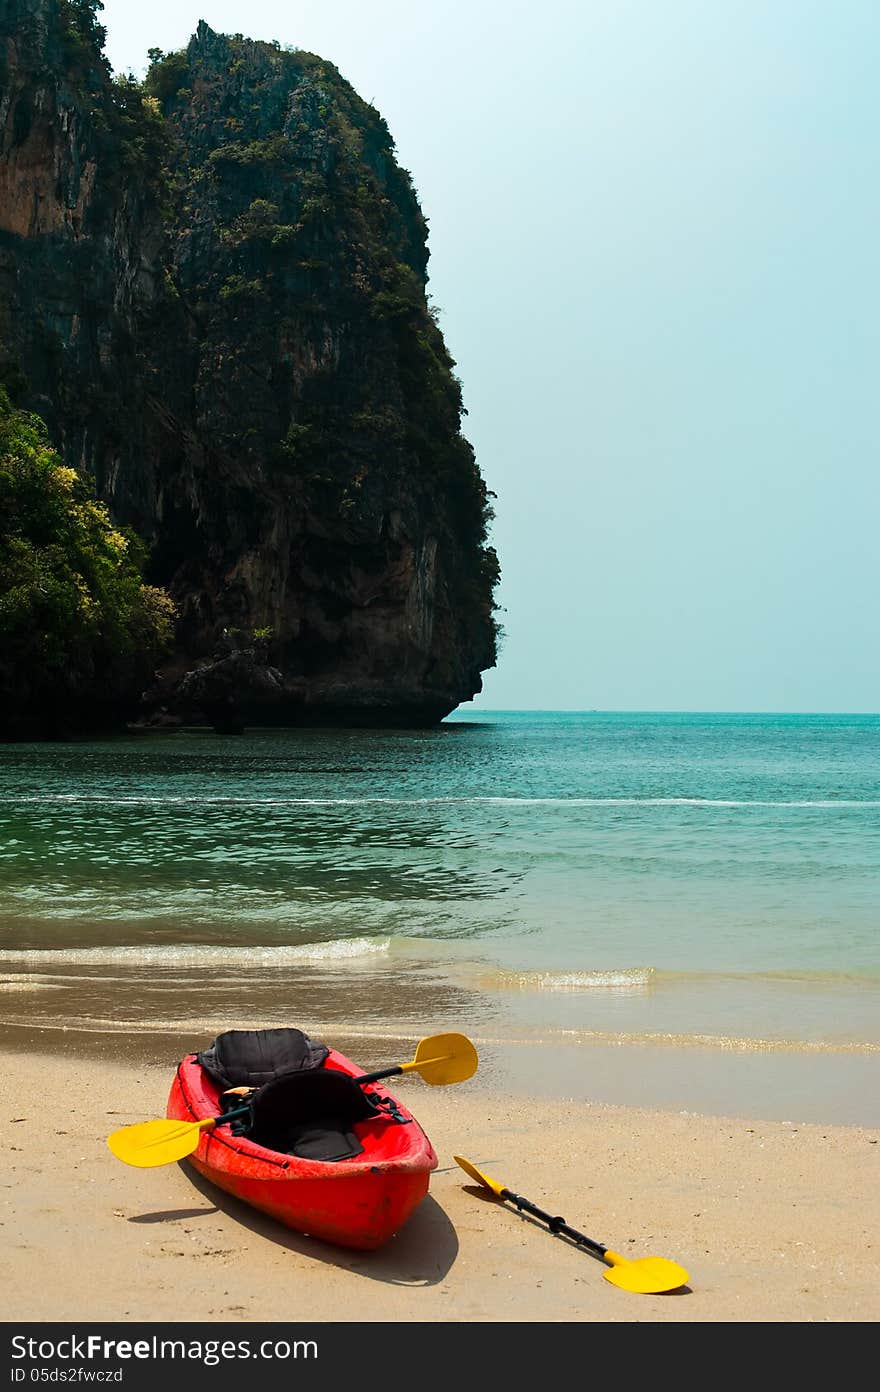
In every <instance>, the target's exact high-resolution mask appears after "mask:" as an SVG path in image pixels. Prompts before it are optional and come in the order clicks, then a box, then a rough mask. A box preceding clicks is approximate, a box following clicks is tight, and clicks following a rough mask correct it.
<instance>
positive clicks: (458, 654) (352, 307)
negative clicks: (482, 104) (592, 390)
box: [0, 0, 497, 724]
mask: <svg viewBox="0 0 880 1392" xmlns="http://www.w3.org/2000/svg"><path fill="white" fill-rule="evenodd" d="M95 9H96V6H95V4H94V3H93V0H0V316H2V317H0V340H2V343H0V374H2V376H3V377H5V379H6V381H7V382H8V383H9V384H10V386H11V387H12V388H13V389H17V390H18V394H19V398H20V399H21V400H23V404H26V405H28V406H30V407H31V408H32V409H36V410H38V411H40V413H41V414H42V415H43V416H44V417H45V419H46V420H47V422H48V424H49V427H50V430H51V432H52V434H53V436H54V438H55V439H56V441H57V442H58V444H59V446H60V448H61V449H62V451H63V453H64V455H65V457H66V460H67V462H68V463H72V464H75V465H76V466H77V467H80V468H83V469H86V470H88V471H89V472H90V473H91V474H92V475H93V477H94V479H95V481H96V485H97V488H98V492H99V494H100V496H102V497H103V498H104V499H105V500H106V501H107V502H108V504H109V505H110V508H111V511H112V512H113V514H114V516H115V517H116V518H117V519H118V520H119V521H121V522H125V523H127V524H129V525H131V526H133V527H134V528H135V529H136V530H137V531H138V532H139V533H140V534H141V536H142V537H143V538H144V540H145V541H146V542H147V544H148V546H149V547H150V548H151V556H152V560H151V563H150V574H149V579H150V580H151V581H152V582H153V583H155V584H160V585H164V586H165V587H167V588H168V589H169V590H170V591H171V593H172V594H173V596H174V598H175V599H176V601H177V603H178V606H179V610H180V622H179V626H178V640H177V643H178V646H177V651H176V654H175V658H174V661H173V662H172V663H171V664H170V665H169V668H168V670H167V671H165V672H163V673H162V674H161V678H160V680H159V681H158V682H157V683H156V686H155V688H154V690H153V691H152V692H151V694H150V697H149V700H150V701H151V702H152V704H153V706H154V707H156V706H159V705H164V706H165V707H166V708H167V709H168V710H169V711H170V712H171V713H172V716H177V717H180V718H185V719H199V718H208V719H211V720H213V721H214V722H215V723H218V724H229V723H232V724H235V723H237V722H239V721H240V722H268V723H283V724H287V723H300V722H302V723H321V722H325V721H326V722H341V723H367V724H373V723H377V724H385V723H392V722H400V723H414V724H422V723H430V722H433V721H436V720H437V719H439V718H441V717H442V716H443V715H444V714H446V713H447V712H448V711H449V710H451V709H452V708H453V707H454V706H456V705H457V704H458V703H459V702H461V701H463V700H468V699H470V698H471V697H472V696H473V695H474V694H475V692H477V691H479V690H480V686H481V681H480V673H481V671H482V670H485V669H486V668H487V667H489V666H491V665H493V663H494V660H495V624H494V618H493V600H492V595H493V587H494V584H495V582H496V579H497V560H496V558H495V553H494V551H493V550H492V549H491V547H488V546H487V544H486V527H487V523H488V520H489V518H490V516H491V513H490V509H489V500H488V495H487V492H486V488H485V485H484V483H483V480H482V478H481V476H480V473H479V470H478V468H477V465H476V463H475V460H474V456H473V451H472V450H471V447H470V445H469V444H468V443H467V441H466V440H465V439H464V437H463V436H462V434H461V430H460V422H461V415H462V405H461V394H460V388H459V384H458V382H457V380H456V377H455V375H454V371H453V367H454V365H453V363H452V361H451V359H450V357H449V354H448V352H447V351H446V348H445V346H444V343H443V339H442V335H441V333H440V331H439V329H438V327H437V325H436V323H435V321H434V317H433V315H432V313H431V310H430V309H429V306H428V304H427V300H426V293H425V284H426V265H427V250H426V225H425V220H424V218H423V216H422V214H421V212H420V209H419V206H418V202H417V200H416V197H415V194H414V192H413V189H412V185H411V182H410V179H409V176H408V175H407V174H406V172H405V171H403V170H402V169H401V168H400V167H399V166H398V164H397V163H396V161H395V158H394V149H393V144H392V141H391V138H390V136H389V133H388V130H387V128H386V126H385V123H384V121H383V120H382V118H381V117H380V116H379V114H378V113H377V112H376V111H375V110H374V109H373V108H372V107H370V106H368V105H367V104H366V103H365V102H363V101H362V100H361V99H360V98H359V97H358V96H357V94H356V93H355V92H354V91H353V89H352V88H351V87H350V86H349V84H348V83H347V82H345V80H344V79H343V78H342V77H341V76H340V75H339V73H338V72H337V70H336V69H335V68H334V67H333V65H332V64H330V63H328V62H326V61H324V60H322V59H320V58H317V57H315V56H314V55H311V54H307V53H303V52H299V51H296V50H294V51H291V52H285V51H281V50H280V49H279V48H278V47H277V46H276V45H273V44H266V43H256V42H252V41H250V40H248V39H244V38H242V37H240V36H236V37H234V38H230V37H227V36H223V35H219V34H215V33H213V32H212V31H211V30H210V29H209V28H208V27H207V25H205V24H204V23H202V24H200V25H199V28H198V31H197V33H196V35H195V36H194V38H193V39H192V40H191V42H190V44H189V46H188V48H187V49H186V50H185V51H183V52H181V53H178V54H171V55H165V56H163V55H159V54H154V55H153V56H154V61H153V64H152V67H151V69H150V71H149V73H148V76H147V79H146V82H145V84H144V86H143V87H139V86H138V85H137V84H134V83H131V82H126V81H122V82H120V81H115V82H114V81H113V80H112V78H111V74H110V73H109V70H108V68H107V65H106V63H105V61H104V59H103V57H102V56H101V51H100V39H101V34H100V30H99V27H98V26H97V24H96V21H95V15H94V11H95Z"/></svg>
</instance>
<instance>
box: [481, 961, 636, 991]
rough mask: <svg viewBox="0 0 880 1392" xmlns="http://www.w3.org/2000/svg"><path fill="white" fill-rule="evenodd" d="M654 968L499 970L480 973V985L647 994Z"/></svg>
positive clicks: (537, 989)
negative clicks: (616, 969)
mask: <svg viewBox="0 0 880 1392" xmlns="http://www.w3.org/2000/svg"><path fill="white" fill-rule="evenodd" d="M654 976H655V971H654V968H653V967H632V968H625V969H623V970H620V971H509V970H504V969H503V968H500V969H499V970H497V971H488V972H482V973H480V975H479V977H478V981H479V984H480V985H481V986H482V987H484V988H485V989H487V990H492V989H493V988H494V989H495V990H502V991H504V990H506V991H622V992H631V991H647V990H649V989H650V987H651V985H652V983H653V979H654Z"/></svg>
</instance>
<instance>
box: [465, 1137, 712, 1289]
mask: <svg viewBox="0 0 880 1392" xmlns="http://www.w3.org/2000/svg"><path fill="white" fill-rule="evenodd" d="M452 1158H453V1160H455V1161H456V1162H457V1163H458V1164H459V1165H461V1168H462V1169H463V1170H464V1172H465V1174H469V1175H470V1177H471V1179H475V1180H476V1181H477V1183H478V1184H482V1185H483V1187H484V1188H485V1189H491V1190H492V1193H493V1194H497V1196H498V1198H499V1199H506V1200H507V1201H508V1202H509V1203H512V1204H515V1205H516V1207H517V1208H518V1209H521V1210H522V1212H523V1213H530V1214H531V1215H532V1217H533V1218H540V1220H541V1222H542V1223H546V1224H547V1226H548V1228H549V1229H550V1231H551V1232H552V1233H554V1234H557V1233H561V1234H562V1235H563V1237H567V1238H569V1239H570V1241H572V1242H576V1243H577V1245H578V1246H579V1247H586V1249H587V1251H588V1252H590V1253H591V1254H592V1255H593V1256H594V1257H598V1258H599V1259H600V1260H601V1261H603V1262H605V1263H606V1265H608V1266H609V1267H610V1268H611V1270H610V1271H604V1272H603V1273H602V1274H603V1276H604V1277H605V1280H606V1281H610V1282H611V1283H612V1285H615V1286H619V1287H620V1289H621V1290H628V1291H636V1292H638V1293H639V1294H640V1295H659V1294H660V1293H661V1292H663V1291H671V1290H678V1288H679V1286H683V1285H684V1284H685V1282H686V1281H687V1279H688V1273H687V1272H686V1271H685V1269H684V1267H683V1266H679V1264H678V1262H674V1261H669V1260H668V1259H667V1258H666V1257H638V1258H636V1260H635V1261H630V1260H629V1258H627V1257H622V1256H621V1255H620V1254H619V1252H612V1251H611V1249H610V1247H603V1245H602V1243H601V1242H594V1241H593V1239H592V1238H591V1237H586V1236H585V1234H584V1233H581V1232H578V1230H577V1228H570V1227H569V1225H568V1223H566V1222H565V1220H564V1219H563V1218H554V1217H552V1216H551V1215H550V1214H549V1213H544V1212H543V1210H542V1209H540V1208H537V1207H536V1206H535V1205H534V1204H533V1203H530V1202H529V1200H528V1199H524V1198H523V1197H522V1195H521V1194H514V1192H513V1190H512V1189H506V1188H505V1187H504V1185H503V1184H499V1182H498V1180H497V1179H492V1178H491V1176H490V1175H487V1174H483V1171H482V1170H478V1169H477V1167H476V1165H472V1164H471V1162H470V1160H465V1158H464V1156H463V1155H454V1156H453V1157H452Z"/></svg>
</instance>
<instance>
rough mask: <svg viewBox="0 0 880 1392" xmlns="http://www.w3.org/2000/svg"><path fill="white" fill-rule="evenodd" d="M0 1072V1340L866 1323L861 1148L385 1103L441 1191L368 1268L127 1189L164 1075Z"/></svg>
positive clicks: (730, 1124) (731, 1123)
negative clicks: (488, 1192)
mask: <svg viewBox="0 0 880 1392" xmlns="http://www.w3.org/2000/svg"><path fill="white" fill-rule="evenodd" d="M0 1052H2V1066H3V1068H4V1072H5V1074H6V1076H7V1077H9V1078H10V1079H11V1080H12V1082H13V1089H12V1091H13V1097H12V1100H11V1103H10V1105H9V1107H8V1108H4V1111H5V1112H8V1115H6V1116H5V1117H4V1121H5V1124H6V1129H7V1135H8V1136H9V1137H10V1156H9V1158H10V1161H11V1169H12V1173H11V1176H10V1179H11V1183H10V1184H8V1185H7V1186H6V1189H5V1192H4V1196H3V1199H2V1206H3V1209H4V1215H3V1222H4V1246H3V1255H2V1258H0V1261H2V1265H3V1267H4V1268H6V1279H5V1281H4V1289H5V1291H6V1292H7V1293H8V1294H7V1309H6V1318H7V1319H25V1320H35V1321H49V1320H71V1319H83V1318H91V1319H95V1320H112V1319H116V1320H123V1321H125V1320H131V1321H150V1320H157V1321H158V1320H172V1321H176V1320H180V1319H184V1320H201V1319H210V1320H218V1319H222V1320H231V1321H241V1322H247V1321H250V1320H268V1321H282V1322H284V1321H289V1320H291V1318H294V1319H295V1320H296V1321H297V1322H300V1321H306V1322H307V1321H334V1320H339V1319H340V1318H342V1319H345V1320H347V1321H353V1322H356V1321H391V1322H393V1321H400V1320H421V1321H449V1320H454V1321H469V1322H487V1321H491V1322H503V1321H508V1320H509V1321H521V1320H522V1319H524V1318H526V1319H528V1320H532V1321H548V1322H560V1321H561V1322H572V1321H585V1322H591V1321H595V1322H621V1321H625V1322H633V1321H658V1322H659V1321H664V1322H669V1321H672V1322H694V1321H698V1322H704V1321H705V1322H717V1321H722V1322H723V1321H744V1322H763V1321H771V1322H773V1321H810V1322H813V1321H840V1322H843V1321H859V1322H868V1321H871V1322H873V1321H875V1320H876V1319H877V1318H880V1292H878V1289H877V1284H876V1253H875V1251H874V1250H873V1249H872V1247H871V1239H870V1234H871V1232H872V1231H873V1232H876V1231H877V1230H878V1227H880V1186H878V1185H877V1183H876V1166H877V1159H878V1152H877V1150H876V1146H877V1144H878V1140H880V1133H878V1131H877V1130H876V1129H870V1128H865V1127H860V1126H842V1127H835V1126H827V1125H811V1124H807V1125H803V1124H793V1123H792V1124H786V1123H784V1122H778V1121H772V1122H768V1121H755V1120H752V1121H749V1120H748V1119H744V1118H732V1117H724V1116H709V1115H700V1116H697V1115H694V1114H692V1113H689V1112H680V1111H678V1112H673V1111H664V1110H661V1109H646V1108H640V1107H626V1106H619V1105H610V1104H607V1103H602V1102H585V1101H582V1100H576V1099H569V1100H566V1099H547V1098H544V1099H541V1098H527V1097H521V1096H514V1095H511V1094H510V1093H506V1092H503V1091H495V1090H493V1089H492V1088H489V1087H483V1088H479V1087H475V1086H474V1084H475V1082H476V1079H472V1080H469V1082H468V1083H464V1084H461V1085H459V1086H458V1087H455V1088H430V1087H428V1086H426V1085H425V1084H423V1083H422V1082H421V1081H420V1080H418V1079H416V1078H407V1079H402V1080H401V1081H400V1085H399V1088H397V1091H398V1092H399V1095H400V1096H401V1098H402V1099H403V1100H404V1101H405V1102H406V1105H407V1106H408V1107H410V1109H411V1110H412V1111H413V1112H414V1114H415V1116H416V1117H417V1119H418V1120H419V1121H420V1122H421V1124H422V1125H423V1126H424V1127H425V1129H426V1130H427V1132H428V1134H429V1136H430V1137H431V1139H432V1141H433V1142H434V1144H435V1147H436V1149H437V1153H438V1156H439V1167H438V1169H437V1170H436V1171H435V1172H434V1174H433V1175H432V1180H431V1189H430V1194H429V1197H428V1198H427V1199H426V1200H425V1201H424V1203H423V1204H422V1205H421V1207H420V1208H419V1209H418V1210H417V1212H416V1214H415V1215H414V1216H413V1217H412V1218H411V1219H410V1221H409V1223H408V1224H407V1225H406V1226H405V1228H404V1229H403V1230H402V1231H401V1232H400V1233H399V1234H398V1235H397V1236H396V1237H395V1238H393V1239H392V1240H391V1242H390V1243H389V1244H387V1246H386V1247H384V1248H383V1249H381V1250H380V1251H379V1252H377V1253H372V1254H366V1253H358V1252H347V1251H345V1250H343V1249H338V1248H331V1247H329V1246H327V1245H325V1244H322V1243H317V1242H314V1241H312V1240H310V1239H308V1238H306V1237H301V1236H299V1235H297V1234H295V1233H292V1232H289V1231H288V1230H287V1229H284V1228H281V1227H280V1226H278V1225H276V1224H275V1223H273V1222H272V1221H271V1220H269V1219H268V1218H264V1217H263V1216H262V1215H259V1214H257V1213H255V1212H254V1211H253V1210H250V1209H248V1208H246V1207H244V1206H243V1205H241V1204H238V1203H237V1202H236V1201H234V1200H232V1199H230V1198H228V1196H226V1195H223V1194H221V1193H220V1191H219V1190H215V1189H214V1188H213V1186H211V1185H209V1184H207V1182H205V1181H203V1180H201V1179H200V1178H199V1177H198V1176H195V1175H194V1174H193V1172H192V1171H191V1170H189V1169H188V1167H186V1166H185V1165H184V1164H180V1165H170V1166H164V1167H160V1168H157V1169H154V1170H133V1169H130V1168H127V1167H126V1166H124V1165H121V1164H119V1163H118V1162H117V1161H116V1160H114V1159H113V1157H112V1156H111V1155H110V1152H109V1151H108V1150H107V1147H106V1145H105V1137H106V1135H107V1134H108V1132H109V1131H110V1130H113V1129H115V1127H117V1126H121V1125H126V1124H129V1123H130V1122H135V1121H140V1120H146V1119H148V1118H149V1117H151V1116H163V1115H164V1111H165V1101H166V1097H167V1092H168V1087H169V1085H170V1081H171V1077H172V1074H173V1068H172V1067H169V1066H166V1065H157V1064H155V1063H153V1064H145V1063H141V1064H135V1063H133V1062H120V1061H119V1060H118V1059H116V1060H111V1059H109V1058H105V1059H103V1060H97V1059H94V1058H85V1057H83V1056H82V1055H79V1054H67V1055H65V1056H61V1057H59V1056H58V1054H57V1053H54V1054H52V1053H39V1054H36V1053H33V1052H25V1051H15V1052H10V1051H9V1050H8V1049H3V1050H2V1051H0ZM477 1077H479V1074H478V1075H477ZM454 1153H459V1154H462V1153H463V1154H465V1155H467V1156H468V1157H469V1158H470V1159H471V1160H473V1162H474V1163H476V1164H477V1165H480V1166H485V1167H486V1168H487V1169H488V1170H489V1172H490V1173H492V1174H493V1176H495V1177H497V1178H499V1179H501V1180H502V1182H504V1183H506V1184H509V1185H511V1187H514V1188H516V1189H517V1190H518V1191H519V1192H521V1193H524V1194H526V1195H527V1196H528V1197H530V1198H531V1199H532V1200H533V1201H535V1202H537V1203H538V1204H540V1205H542V1206H543V1207H545V1208H547V1209H548V1210H550V1211H553V1212H561V1213H564V1214H565V1215H566V1216H567V1218H568V1221H569V1222H571V1223H573V1224H575V1225H576V1226H578V1227H580V1228H581V1229H582V1230H583V1231H585V1232H587V1233H588V1234H589V1235H590V1236H592V1237H594V1238H595V1239H596V1240H598V1241H601V1242H604V1243H606V1244H608V1245H610V1246H613V1247H615V1248H616V1249H617V1250H619V1251H621V1252H623V1254H624V1255H628V1256H647V1255H663V1256H667V1257H669V1258H671V1259H673V1260H676V1261H680V1262H681V1263H682V1264H683V1265H684V1266H685V1267H686V1268H687V1269H688V1271H689V1272H690V1282H689V1287H688V1288H685V1290H684V1291H682V1292H679V1293H677V1294H675V1295H666V1296H636V1295H632V1294H630V1293H627V1292H621V1291H617V1290H615V1288H614V1287H613V1286H611V1285H610V1284H609V1283H608V1282H606V1281H603V1280H602V1279H601V1273H602V1270H603V1269H604V1268H603V1267H602V1266H601V1264H600V1263H597V1262H596V1261H594V1260H593V1259H592V1258H591V1257H590V1256H589V1255H588V1254H586V1253H584V1252H581V1251H578V1250H576V1249H574V1248H572V1247H570V1246H568V1245H567V1244H565V1243H563V1242H561V1241H559V1240H556V1239H554V1238H552V1237H550V1235H549V1234H548V1233H546V1232H545V1231H542V1230H538V1229H536V1228H535V1226H534V1225H533V1224H531V1223H529V1222H528V1220H525V1219H523V1218H522V1217H521V1216H520V1215H518V1214H517V1213H515V1212H514V1211H513V1210H511V1209H509V1208H506V1207H504V1206H502V1205H500V1204H498V1203H497V1201H494V1200H487V1198H486V1197H485V1196H484V1195H482V1194H481V1193H479V1192H477V1191H476V1190H475V1189H474V1187H473V1186H469V1185H468V1182H467V1180H466V1177H465V1176H464V1175H463V1174H462V1172H461V1170H459V1168H458V1167H457V1166H456V1165H455V1164H454V1162H453V1160H452V1155H453V1154H454ZM47 1270H51V1271H52V1273H53V1277H52V1280H51V1281H47V1280H46V1279H45V1276H46V1271H47ZM830 1277H833V1280H831V1279H829V1278H830Z"/></svg>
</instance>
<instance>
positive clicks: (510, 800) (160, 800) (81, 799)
mask: <svg viewBox="0 0 880 1392" xmlns="http://www.w3.org/2000/svg"><path fill="white" fill-rule="evenodd" d="M25 803H28V804H37V805H39V806H44V805H54V804H71V803H72V804H86V805H88V806H91V805H92V804H98V805H104V804H105V805H107V806H110V807H141V806H145V807H146V806H176V805H182V806H191V805H195V806H198V807H202V806H208V807H210V806H217V807H353V806H369V805H372V804H378V805H381V806H395V807H422V806H430V807H434V806H440V805H444V804H452V805H457V806H462V805H465V806H466V805H468V804H472V803H479V804H485V803H492V804H501V805H504V806H513V807H516V806H520V807H791V808H811V807H814V808H820V809H822V808H824V809H826V810H828V809H831V808H835V807H843V808H858V807H869V808H870V807H880V799H873V798H860V799H845V798H811V799H795V800H792V801H787V800H784V799H780V800H775V799H774V800H770V799H767V800H765V799H760V798H756V799H746V798H700V797H570V798H552V797H532V798H527V797H417V798H393V797H359V798H244V797H242V798H237V797H210V796H193V797H183V796H174V797H150V796H146V795H144V796H138V797H106V796H103V795H102V794H94V795H93V794H90V793H48V794H45V795H41V796H39V797H32V796H22V797H15V796H13V797H5V798H0V805H3V804H10V805H16V806H17V805H21V804H25Z"/></svg>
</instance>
